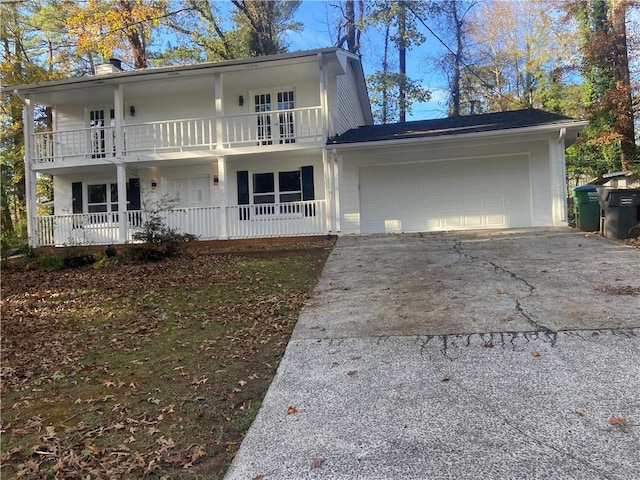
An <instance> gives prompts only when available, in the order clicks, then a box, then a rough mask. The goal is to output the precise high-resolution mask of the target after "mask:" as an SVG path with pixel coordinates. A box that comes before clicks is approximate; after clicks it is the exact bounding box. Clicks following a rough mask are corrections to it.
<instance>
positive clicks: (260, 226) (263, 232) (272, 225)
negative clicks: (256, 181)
mask: <svg viewBox="0 0 640 480" xmlns="http://www.w3.org/2000/svg"><path fill="white" fill-rule="evenodd" d="M324 233H327V228H326V216H325V201H324V200H311V201H306V202H291V203H270V204H261V205H238V206H230V207H227V234H228V236H229V238H254V237H255V238H260V237H294V236H297V235H322V234H324Z"/></svg>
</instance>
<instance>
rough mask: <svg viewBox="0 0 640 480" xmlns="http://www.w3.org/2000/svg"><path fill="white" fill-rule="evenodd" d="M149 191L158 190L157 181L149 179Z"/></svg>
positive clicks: (154, 191)
mask: <svg viewBox="0 0 640 480" xmlns="http://www.w3.org/2000/svg"><path fill="white" fill-rule="evenodd" d="M151 191H152V192H153V193H156V192H157V191H158V182H157V181H155V180H151Z"/></svg>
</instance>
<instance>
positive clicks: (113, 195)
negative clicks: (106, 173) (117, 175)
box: [87, 183, 118, 213]
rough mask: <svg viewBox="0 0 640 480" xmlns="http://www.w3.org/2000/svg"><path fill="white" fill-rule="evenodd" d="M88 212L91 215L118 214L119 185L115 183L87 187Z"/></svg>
mask: <svg viewBox="0 0 640 480" xmlns="http://www.w3.org/2000/svg"><path fill="white" fill-rule="evenodd" d="M107 193H108V195H107ZM87 211H88V212H89V213H100V212H117V211H118V185H117V184H115V183H106V184H105V183H103V184H99V185H87Z"/></svg>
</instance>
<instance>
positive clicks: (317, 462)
mask: <svg viewBox="0 0 640 480" xmlns="http://www.w3.org/2000/svg"><path fill="white" fill-rule="evenodd" d="M323 463H324V458H323V457H318V458H316V459H315V460H314V461H313V462H311V465H309V468H320V467H321V466H322V464H323Z"/></svg>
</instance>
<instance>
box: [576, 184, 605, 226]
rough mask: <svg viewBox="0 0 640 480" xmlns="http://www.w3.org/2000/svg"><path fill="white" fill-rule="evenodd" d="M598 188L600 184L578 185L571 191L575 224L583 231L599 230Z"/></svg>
mask: <svg viewBox="0 0 640 480" xmlns="http://www.w3.org/2000/svg"><path fill="white" fill-rule="evenodd" d="M599 188H600V185H580V186H579V187H574V188H573V190H572V191H571V193H572V194H573V204H574V206H575V210H576V226H577V227H578V228H579V229H580V230H584V231H585V232H597V231H598V230H600V202H599V201H598V191H597V190H598V189H599Z"/></svg>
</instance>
